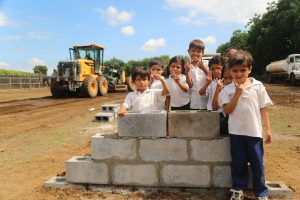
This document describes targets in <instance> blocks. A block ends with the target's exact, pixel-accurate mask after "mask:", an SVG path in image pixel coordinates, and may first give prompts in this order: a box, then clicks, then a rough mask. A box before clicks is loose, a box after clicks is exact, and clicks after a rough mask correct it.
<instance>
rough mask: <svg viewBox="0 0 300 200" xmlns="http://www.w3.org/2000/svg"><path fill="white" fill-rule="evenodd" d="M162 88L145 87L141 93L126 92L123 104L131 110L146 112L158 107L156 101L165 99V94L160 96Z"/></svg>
mask: <svg viewBox="0 0 300 200" xmlns="http://www.w3.org/2000/svg"><path fill="white" fill-rule="evenodd" d="M161 93H162V90H151V89H147V90H146V91H145V92H144V93H143V94H141V93H140V92H138V91H134V92H130V93H128V94H127V96H126V98H125V100H124V103H123V104H122V105H124V106H125V107H126V108H127V109H128V110H131V111H133V112H147V111H153V110H159V109H158V103H161V102H164V101H165V96H161Z"/></svg>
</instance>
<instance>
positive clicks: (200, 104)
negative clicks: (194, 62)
mask: <svg viewBox="0 0 300 200" xmlns="http://www.w3.org/2000/svg"><path fill="white" fill-rule="evenodd" d="M205 67H207V66H205ZM189 76H190V78H191V80H192V82H193V87H192V88H190V97H191V106H190V107H191V108H192V109H206V107H207V101H208V97H207V95H202V96H200V94H199V90H200V89H201V88H202V87H203V86H204V84H205V81H206V74H205V73H204V71H202V69H200V68H199V67H195V66H192V67H191V69H190V71H189Z"/></svg>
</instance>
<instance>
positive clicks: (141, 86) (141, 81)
mask: <svg viewBox="0 0 300 200" xmlns="http://www.w3.org/2000/svg"><path fill="white" fill-rule="evenodd" d="M133 83H134V84H135V86H136V89H137V91H140V92H143V91H145V90H146V89H147V88H148V85H149V80H148V77H145V78H142V77H141V76H137V77H136V79H135V80H134V82H133Z"/></svg>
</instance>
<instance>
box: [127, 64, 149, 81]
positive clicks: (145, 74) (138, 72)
mask: <svg viewBox="0 0 300 200" xmlns="http://www.w3.org/2000/svg"><path fill="white" fill-rule="evenodd" d="M137 76H140V77H141V78H142V79H144V78H147V79H148V80H150V74H149V71H148V69H147V68H146V67H143V66H141V67H136V68H135V69H134V70H133V73H132V75H131V79H132V81H133V82H134V81H135V79H136V77H137Z"/></svg>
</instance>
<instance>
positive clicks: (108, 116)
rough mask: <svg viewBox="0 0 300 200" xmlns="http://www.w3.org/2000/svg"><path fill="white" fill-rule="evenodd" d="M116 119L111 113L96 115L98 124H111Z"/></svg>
mask: <svg viewBox="0 0 300 200" xmlns="http://www.w3.org/2000/svg"><path fill="white" fill-rule="evenodd" d="M114 118H115V114H114V113H109V112H98V113H97V114H96V115H95V121H97V122H111V121H113V120H114Z"/></svg>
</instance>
